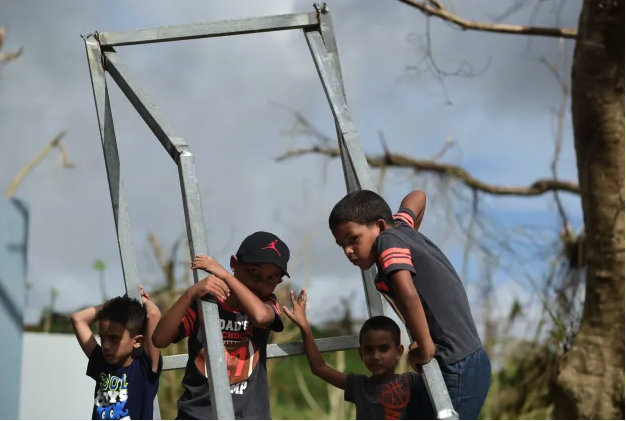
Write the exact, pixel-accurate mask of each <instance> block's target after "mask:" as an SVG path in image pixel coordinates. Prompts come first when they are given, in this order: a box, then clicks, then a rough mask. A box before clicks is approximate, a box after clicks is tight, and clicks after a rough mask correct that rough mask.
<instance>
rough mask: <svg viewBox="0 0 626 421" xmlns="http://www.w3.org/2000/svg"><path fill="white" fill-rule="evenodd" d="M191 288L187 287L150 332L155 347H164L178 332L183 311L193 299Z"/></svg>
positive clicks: (183, 314)
mask: <svg viewBox="0 0 626 421" xmlns="http://www.w3.org/2000/svg"><path fill="white" fill-rule="evenodd" d="M192 288H193V286H191V287H189V288H188V289H187V291H185V293H184V294H183V295H181V296H180V297H179V298H178V300H176V302H175V303H174V305H173V306H172V307H171V308H170V309H169V310H167V311H166V312H165V314H164V315H163V316H162V317H160V319H159V320H158V322H157V325H156V327H155V329H154V332H153V333H152V343H153V344H154V346H155V347H157V348H166V347H167V346H169V344H171V343H172V340H173V339H174V338H175V337H176V335H177V334H178V326H180V323H181V320H182V319H183V317H184V316H185V312H186V311H187V309H188V308H189V306H191V304H192V303H193V300H194V297H193V291H192ZM155 307H156V306H155ZM157 310H158V308H157ZM159 314H160V312H159Z"/></svg>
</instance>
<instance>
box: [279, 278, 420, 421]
mask: <svg viewBox="0 0 626 421" xmlns="http://www.w3.org/2000/svg"><path fill="white" fill-rule="evenodd" d="M291 302H292V304H293V312H292V311H289V309H288V308H287V307H283V309H284V310H285V313H286V314H287V316H288V317H289V318H290V319H291V320H292V321H293V322H294V323H295V324H297V325H298V327H299V328H300V333H301V334H302V341H303V342H304V348H305V351H306V357H307V360H308V361H309V366H310V367H311V371H312V372H313V374H315V375H316V376H317V377H319V378H321V379H322V380H324V381H325V382H327V383H330V384H332V385H333V386H335V387H338V388H339V389H343V390H345V394H344V399H345V400H346V401H348V402H353V403H354V405H355V406H356V419H357V420H401V419H414V415H412V414H415V413H416V408H414V407H415V405H416V403H417V401H418V399H417V398H416V397H415V394H416V393H418V390H419V389H418V388H420V386H421V384H422V383H421V382H419V381H418V380H419V379H420V377H419V375H418V374H416V373H404V374H396V372H395V368H396V364H397V363H398V361H400V358H402V354H403V353H404V347H403V346H402V344H401V343H400V327H399V326H398V324H397V323H396V322H394V321H393V320H392V319H390V318H389V317H385V316H375V317H372V318H371V319H369V320H367V321H366V322H365V323H364V324H363V326H362V327H361V332H360V334H359V345H360V346H359V355H360V356H361V359H362V360H363V363H364V364H365V366H366V367H367V369H368V370H369V371H370V372H371V373H372V375H371V376H370V377H368V376H366V375H363V374H346V373H341V372H339V371H337V370H335V369H334V368H332V367H330V366H329V365H327V364H326V361H324V358H323V357H322V353H321V352H320V351H319V349H318V348H317V345H316V344H315V339H314V338H313V333H312V332H311V326H310V325H309V321H308V320H307V317H306V291H305V290H304V289H302V291H300V294H299V295H298V299H297V300H296V299H295V298H294V295H293V291H291Z"/></svg>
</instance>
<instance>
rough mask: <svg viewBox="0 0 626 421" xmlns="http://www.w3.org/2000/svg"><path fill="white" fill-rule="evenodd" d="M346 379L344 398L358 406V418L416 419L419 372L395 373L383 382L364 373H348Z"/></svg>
mask: <svg viewBox="0 0 626 421" xmlns="http://www.w3.org/2000/svg"><path fill="white" fill-rule="evenodd" d="M347 380H348V382H347V383H348V384H347V385H346V390H345V393H344V399H345V400H346V401H347V402H352V403H354V405H355V406H356V419H357V420H404V419H408V420H410V419H414V417H413V416H412V414H415V413H416V409H417V408H414V406H415V403H417V402H418V399H417V398H416V397H415V394H416V393H418V391H419V390H421V389H420V388H419V382H421V381H422V380H421V378H420V376H419V374H416V373H404V374H396V375H395V376H394V377H393V378H392V379H391V380H388V381H386V382H382V383H381V382H377V381H376V380H374V379H372V378H371V377H368V376H366V375H364V374H348V379H347ZM411 402H413V405H411Z"/></svg>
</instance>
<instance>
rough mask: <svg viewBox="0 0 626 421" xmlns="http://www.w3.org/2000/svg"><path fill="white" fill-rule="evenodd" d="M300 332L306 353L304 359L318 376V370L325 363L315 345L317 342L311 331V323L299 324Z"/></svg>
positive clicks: (322, 367)
mask: <svg viewBox="0 0 626 421" xmlns="http://www.w3.org/2000/svg"><path fill="white" fill-rule="evenodd" d="M300 334H301V335H302V343H303V344H304V352H305V354H306V359H307V361H308V362H309V367H310V368H311V372H312V373H313V374H315V375H316V376H319V375H320V372H321V371H323V369H324V367H326V366H327V364H326V361H325V360H324V357H323V356H322V353H321V352H320V350H319V348H318V347H317V344H316V343H315V338H314V337H313V332H312V331H311V325H309V324H308V323H307V324H306V325H304V326H301V327H300Z"/></svg>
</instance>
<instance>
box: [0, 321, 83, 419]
mask: <svg viewBox="0 0 626 421" xmlns="http://www.w3.org/2000/svg"><path fill="white" fill-rule="evenodd" d="M22 350H23V353H22V379H21V380H22V381H21V388H20V407H19V408H20V409H19V410H20V412H19V416H20V419H27V420H42V419H45V420H55V419H57V420H88V419H91V410H92V408H93V391H94V387H95V382H94V381H93V380H92V379H90V378H89V377H87V376H86V375H85V371H86V370H87V357H85V354H83V351H82V350H81V348H80V346H79V345H78V342H77V341H76V337H75V336H74V335H66V334H42V333H29V332H26V333H24V343H23V348H22ZM5 384H8V382H6V381H5Z"/></svg>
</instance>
